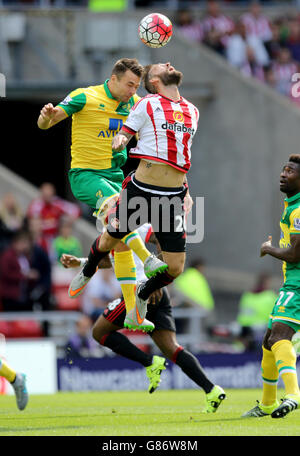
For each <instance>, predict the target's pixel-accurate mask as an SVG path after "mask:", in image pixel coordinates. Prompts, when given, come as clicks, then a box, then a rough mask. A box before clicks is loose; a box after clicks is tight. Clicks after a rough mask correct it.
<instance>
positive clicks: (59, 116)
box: [37, 103, 67, 130]
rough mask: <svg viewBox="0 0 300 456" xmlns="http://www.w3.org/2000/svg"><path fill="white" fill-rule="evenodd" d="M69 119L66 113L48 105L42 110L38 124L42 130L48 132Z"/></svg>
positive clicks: (50, 104)
mask: <svg viewBox="0 0 300 456" xmlns="http://www.w3.org/2000/svg"><path fill="white" fill-rule="evenodd" d="M66 117H67V114H66V113H65V111H64V110H63V109H61V108H59V107H54V106H53V104H52V103H48V104H46V105H45V106H43V108H42V109H41V112H40V115H39V118H38V121H37V124H38V127H39V128H40V129H41V130H48V128H51V127H53V126H54V125H56V124H57V123H58V122H60V121H62V120H64V119H65V118H66Z"/></svg>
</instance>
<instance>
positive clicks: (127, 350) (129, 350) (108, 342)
mask: <svg viewBox="0 0 300 456" xmlns="http://www.w3.org/2000/svg"><path fill="white" fill-rule="evenodd" d="M100 344H101V345H104V346H105V347H108V348H110V349H111V350H112V351H113V352H115V353H117V354H118V355H121V356H124V357H125V358H128V359H131V360H132V361H136V362H137V363H140V364H142V365H143V366H144V367H148V366H151V364H152V355H148V354H147V353H145V352H143V351H142V350H140V349H139V348H138V347H136V346H135V345H133V343H131V342H130V340H129V339H128V338H127V337H126V336H124V334H122V333H119V332H117V331H114V332H111V333H109V334H107V335H105V336H104V337H102V339H101V341H100Z"/></svg>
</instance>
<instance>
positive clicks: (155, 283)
mask: <svg viewBox="0 0 300 456" xmlns="http://www.w3.org/2000/svg"><path fill="white" fill-rule="evenodd" d="M173 280H174V277H172V276H170V274H168V272H167V271H164V272H162V273H160V274H157V275H156V276H155V277H151V279H149V280H147V282H146V283H145V284H144V285H143V286H142V287H141V289H140V291H139V297H140V298H141V299H144V300H146V299H148V298H149V296H150V295H151V294H152V293H153V292H154V291H156V290H158V289H159V288H163V287H166V286H167V285H170V283H172V282H173Z"/></svg>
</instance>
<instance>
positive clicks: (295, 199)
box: [285, 192, 300, 204]
mask: <svg viewBox="0 0 300 456" xmlns="http://www.w3.org/2000/svg"><path fill="white" fill-rule="evenodd" d="M298 199H300V192H299V193H297V194H296V195H294V196H291V197H290V198H285V201H286V202H287V203H288V204H290V203H293V202H294V201H297V200H298Z"/></svg>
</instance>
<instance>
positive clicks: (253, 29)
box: [241, 1, 272, 43]
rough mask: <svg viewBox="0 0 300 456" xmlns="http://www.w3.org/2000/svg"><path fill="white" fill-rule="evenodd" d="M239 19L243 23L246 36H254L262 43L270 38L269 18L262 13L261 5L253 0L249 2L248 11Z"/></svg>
mask: <svg viewBox="0 0 300 456" xmlns="http://www.w3.org/2000/svg"><path fill="white" fill-rule="evenodd" d="M241 21H242V23H243V24H244V25H245V28H246V34H247V36H252V35H254V36H256V37H257V38H259V39H260V40H261V41H262V42H263V43H267V42H268V41H270V40H271V39H272V30H271V25H270V22H269V19H268V18H267V17H266V16H265V15H264V14H262V9H261V5H260V3H259V2H257V1H254V2H253V3H251V5H250V8H249V12H247V13H245V14H243V15H242V16H241Z"/></svg>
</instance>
